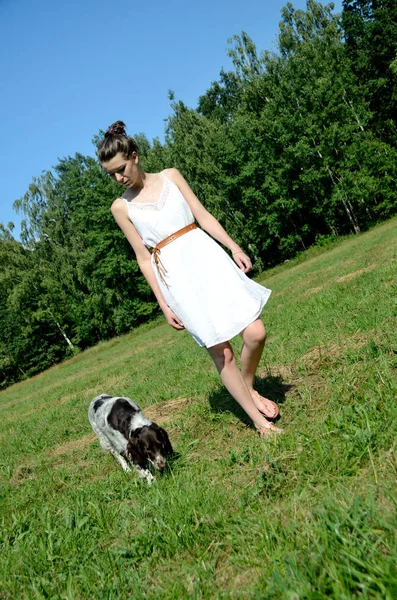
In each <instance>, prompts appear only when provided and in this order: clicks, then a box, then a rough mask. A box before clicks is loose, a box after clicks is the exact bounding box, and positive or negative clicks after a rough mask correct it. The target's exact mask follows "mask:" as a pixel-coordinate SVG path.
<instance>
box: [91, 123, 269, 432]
mask: <svg viewBox="0 0 397 600" xmlns="http://www.w3.org/2000/svg"><path fill="white" fill-rule="evenodd" d="M137 151H138V147H137V145H136V142H135V140H134V139H133V138H131V137H130V136H127V135H126V131H125V125H124V123H123V122H122V121H117V122H116V123H114V124H113V125H111V126H110V127H109V129H108V131H107V132H106V133H105V137H104V139H103V140H102V142H101V143H100V144H99V147H98V157H99V160H100V161H101V163H102V166H103V167H104V169H105V170H106V171H107V172H108V173H109V175H110V176H111V177H113V179H115V181H117V182H118V183H119V184H120V185H122V186H123V187H124V188H125V192H124V194H123V195H122V197H120V198H117V199H116V200H115V201H114V202H113V204H112V208H111V210H112V214H113V216H114V218H115V220H116V222H117V223H118V225H119V227H120V228H121V230H122V231H123V233H124V234H125V236H126V238H127V239H128V241H129V243H130V244H131V246H132V248H133V249H134V251H135V254H136V258H137V261H138V264H139V267H140V269H141V271H142V273H143V275H144V276H145V278H146V279H147V281H148V283H149V285H150V287H151V288H152V290H153V293H154V295H155V296H156V298H157V301H158V303H159V306H160V308H161V310H162V311H163V313H164V315H165V318H166V319H167V321H168V323H169V324H170V325H171V326H172V327H174V328H175V329H184V328H186V329H187V331H189V333H190V334H191V335H192V337H193V338H194V339H195V340H196V342H197V343H198V345H199V346H206V347H207V350H208V352H209V354H210V356H211V357H212V359H213V361H214V363H215V365H216V368H217V370H218V372H219V374H220V376H221V379H222V382H223V384H224V385H225V387H226V388H227V390H228V391H229V393H230V394H231V395H232V396H233V398H234V399H235V400H237V402H238V403H239V404H240V405H241V407H242V408H243V409H244V411H245V412H246V413H247V415H248V416H249V417H250V418H251V419H252V421H253V423H254V425H255V427H256V428H257V429H258V431H259V433H260V435H261V436H263V435H265V434H267V433H269V432H271V431H273V432H277V433H280V432H281V430H280V429H279V428H277V427H275V425H273V423H271V422H269V421H268V420H267V419H266V418H265V417H268V418H275V417H276V416H277V415H278V407H277V405H276V404H275V403H274V402H272V401H271V400H268V399H267V398H262V397H261V396H260V395H259V394H258V392H257V391H255V390H254V388H253V385H254V377H255V372H256V369H257V366H258V364H259V360H260V357H261V355H262V351H263V347H264V343H265V337H266V331H265V328H264V325H263V323H262V321H261V320H260V319H259V315H260V313H261V311H262V308H263V306H264V305H265V304H266V302H267V300H268V298H269V296H270V293H271V292H270V290H268V289H266V288H264V287H263V286H261V285H259V284H258V283H256V282H254V281H251V280H250V279H249V278H248V277H247V276H246V275H245V273H246V272H247V271H249V270H250V269H251V268H252V265H251V261H250V259H249V258H248V256H246V254H245V253H244V252H243V250H241V248H240V247H239V246H238V245H237V244H236V243H235V242H234V241H233V240H232V239H231V238H230V237H229V236H228V234H227V233H226V231H225V230H224V229H223V227H222V226H221V225H220V223H219V222H218V221H217V220H216V219H215V218H214V217H213V216H212V215H211V214H210V213H209V212H208V211H207V210H206V209H205V208H204V206H203V205H202V204H201V203H200V201H199V200H198V198H197V197H196V196H195V195H194V193H193V191H192V190H191V188H190V187H189V185H188V184H187V183H186V181H185V180H184V178H183V177H182V175H181V174H180V173H179V172H178V171H177V169H165V170H164V171H163V172H161V173H145V172H144V171H143V170H142V168H141V166H140V164H139V160H138V154H137ZM195 219H196V221H197V222H198V223H199V225H200V226H201V229H199V228H197V227H196V225H195V223H194V220H195ZM203 230H205V231H207V232H208V233H209V234H210V235H211V236H212V237H213V238H215V239H216V240H218V241H219V242H221V243H222V244H223V245H224V246H227V247H228V248H229V249H230V250H231V252H232V257H233V259H234V261H235V262H233V260H231V259H230V258H229V256H228V255H227V254H226V253H225V252H224V250H223V249H222V248H221V247H220V246H219V245H218V244H217V243H216V242H215V241H214V240H213V239H212V238H211V237H209V236H208V235H207V234H206V233H204V231H203ZM146 246H148V247H151V248H152V253H150V252H149V251H148V249H147V247H146ZM235 263H236V264H237V266H236V264H235ZM238 333H240V334H241V336H242V338H243V348H242V351H241V371H240V370H239V369H238V367H237V363H236V360H235V357H234V354H233V350H232V347H231V345H230V343H229V340H230V339H231V338H232V337H234V336H235V335H237V334H238Z"/></svg>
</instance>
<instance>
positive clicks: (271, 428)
mask: <svg viewBox="0 0 397 600" xmlns="http://www.w3.org/2000/svg"><path fill="white" fill-rule="evenodd" d="M255 428H256V429H257V431H258V433H259V435H260V436H261V437H265V436H266V435H270V434H272V433H284V432H283V430H282V429H280V428H279V427H276V426H275V425H273V423H268V424H267V425H265V426H264V427H260V426H259V425H256V423H255Z"/></svg>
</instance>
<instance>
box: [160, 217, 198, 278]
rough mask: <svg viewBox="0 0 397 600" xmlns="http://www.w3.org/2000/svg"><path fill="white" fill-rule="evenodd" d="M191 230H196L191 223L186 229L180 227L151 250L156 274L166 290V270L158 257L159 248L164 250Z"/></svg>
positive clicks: (194, 225)
mask: <svg viewBox="0 0 397 600" xmlns="http://www.w3.org/2000/svg"><path fill="white" fill-rule="evenodd" d="M192 229H197V225H196V223H191V224H190V225H186V227H182V229H178V231H175V233H172V234H171V235H169V236H168V237H166V238H164V239H163V240H161V242H159V243H158V244H156V245H155V246H154V248H152V254H153V257H154V264H155V265H156V268H157V272H158V274H159V276H160V279H161V281H162V282H163V283H164V284H165V285H166V286H167V288H168V284H167V282H166V280H165V279H164V278H165V277H166V275H165V274H166V273H167V269H166V268H165V267H164V265H163V263H162V262H161V259H160V256H159V254H160V250H161V248H164V246H167V244H170V243H171V242H173V241H174V240H176V239H178V238H179V237H181V235H184V234H185V233H188V231H192Z"/></svg>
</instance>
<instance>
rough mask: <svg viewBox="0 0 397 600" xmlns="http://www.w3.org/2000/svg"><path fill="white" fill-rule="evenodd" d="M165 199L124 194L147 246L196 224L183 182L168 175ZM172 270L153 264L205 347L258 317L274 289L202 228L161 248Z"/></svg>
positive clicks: (170, 301)
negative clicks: (246, 269) (136, 199)
mask: <svg viewBox="0 0 397 600" xmlns="http://www.w3.org/2000/svg"><path fill="white" fill-rule="evenodd" d="M161 175H162V177H163V189H162V192H161V194H160V197H159V200H158V201H157V202H153V203H142V202H134V201H133V200H130V199H129V198H128V196H129V192H128V190H127V191H126V192H125V193H124V195H123V196H122V198H123V199H124V200H125V201H126V203H127V207H128V216H129V219H130V220H131V222H132V223H133V225H134V226H135V228H136V230H137V231H138V233H139V235H140V236H141V238H142V240H143V243H144V244H145V246H148V247H151V248H153V247H154V246H155V245H156V244H158V243H159V242H160V241H161V240H163V239H164V238H166V237H168V236H169V235H171V234H172V233H175V232H176V231H178V229H182V227H185V226H186V225H190V224H191V223H193V222H194V217H193V214H192V212H191V210H190V207H189V205H188V204H187V202H186V200H185V199H184V197H183V195H182V193H181V192H180V190H179V188H178V186H177V185H175V184H174V183H173V182H172V181H170V180H169V179H168V178H167V177H166V176H165V175H164V173H161ZM159 256H160V260H161V262H162V264H163V265H164V268H165V269H166V273H165V280H166V282H167V285H168V287H167V286H166V285H165V284H164V283H163V281H162V280H161V278H160V276H159V273H158V271H157V268H156V266H155V264H154V257H153V256H152V268H153V271H154V273H155V275H156V277H157V280H158V283H159V286H160V289H161V292H162V294H163V296H164V299H165V301H166V302H167V304H168V306H169V307H170V309H171V310H172V311H173V312H174V313H175V314H176V315H177V317H178V318H179V319H180V320H181V322H182V323H183V325H184V327H185V329H186V330H187V331H188V332H189V333H190V334H191V336H192V337H193V338H194V340H195V341H196V342H197V344H198V345H199V346H206V347H207V348H209V347H211V346H215V345H216V344H219V343H221V342H226V341H227V340H230V339H231V338H232V337H234V336H235V335H237V334H238V333H240V332H241V331H242V330H243V329H245V327H247V325H249V324H250V323H252V322H253V321H255V319H257V318H258V317H259V315H260V313H261V312H262V309H263V307H264V305H265V304H266V302H267V301H268V299H269V296H270V294H271V290H268V289H267V288H265V287H263V286H261V285H259V284H258V283H256V282H255V281H252V280H251V279H249V278H248V277H247V276H246V275H245V273H243V271H241V269H239V267H238V266H237V265H236V263H235V262H234V261H233V260H232V259H231V258H230V257H229V256H228V254H226V252H225V251H224V250H223V249H222V248H221V247H220V246H219V245H218V244H217V242H215V241H214V240H213V239H212V238H211V237H210V236H208V235H207V234H206V233H205V232H204V231H203V230H202V229H199V228H197V229H193V230H192V231H189V232H188V233H185V234H184V235H182V236H181V237H179V238H177V239H176V240H174V241H173V242H171V243H170V244H168V245H167V246H165V247H164V248H162V249H161V251H160V255H159Z"/></svg>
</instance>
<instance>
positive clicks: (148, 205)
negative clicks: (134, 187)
mask: <svg viewBox="0 0 397 600" xmlns="http://www.w3.org/2000/svg"><path fill="white" fill-rule="evenodd" d="M161 175H162V176H163V178H164V185H163V189H162V190H161V193H160V197H159V199H158V200H157V202H134V201H133V200H130V201H128V200H127V202H128V206H133V207H134V208H138V209H139V210H163V208H164V206H165V203H166V201H167V198H168V195H169V193H170V182H169V179H167V178H166V176H165V175H163V173H161Z"/></svg>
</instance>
